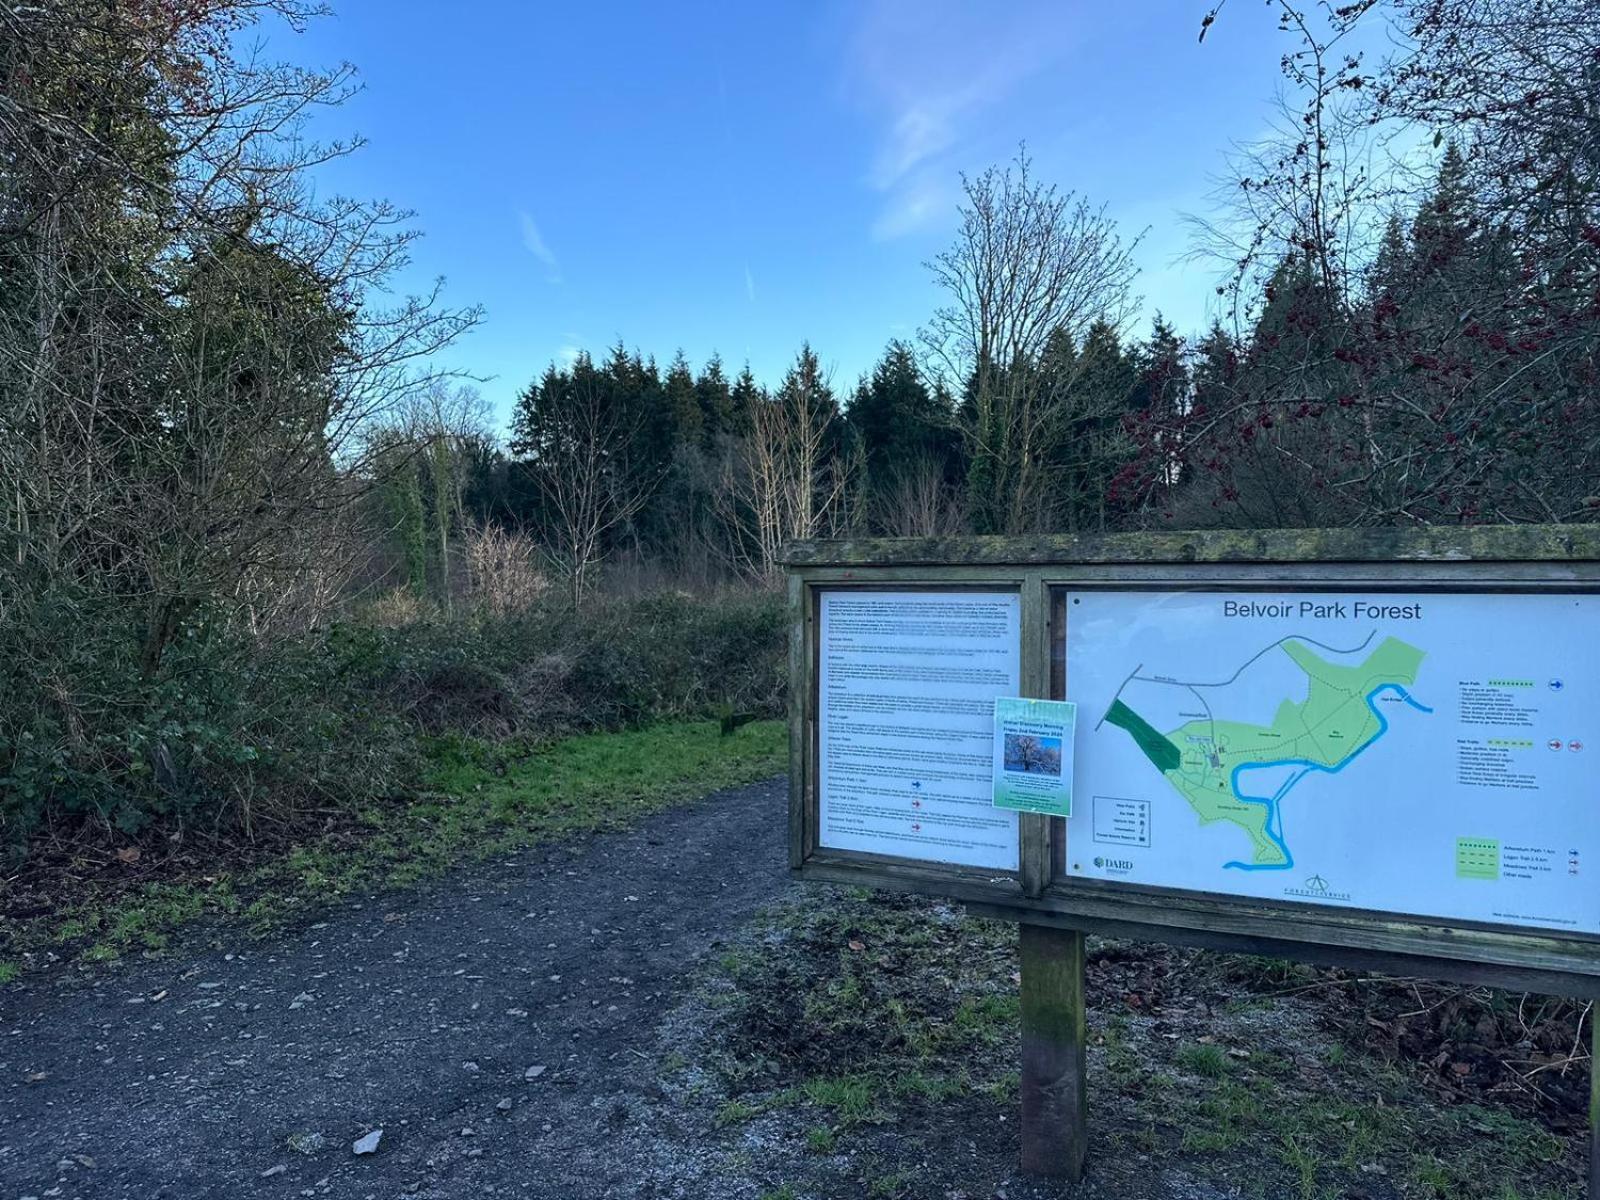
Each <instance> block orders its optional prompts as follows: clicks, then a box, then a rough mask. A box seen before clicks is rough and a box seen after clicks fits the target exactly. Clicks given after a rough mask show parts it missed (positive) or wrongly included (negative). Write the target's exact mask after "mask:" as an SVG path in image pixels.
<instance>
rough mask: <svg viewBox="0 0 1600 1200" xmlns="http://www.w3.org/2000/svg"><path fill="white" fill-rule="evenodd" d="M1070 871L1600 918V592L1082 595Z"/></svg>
mask: <svg viewBox="0 0 1600 1200" xmlns="http://www.w3.org/2000/svg"><path fill="white" fill-rule="evenodd" d="M1066 612H1067V646H1066V658H1067V661H1066V679H1067V696H1068V697H1069V698H1070V699H1073V700H1076V701H1077V703H1078V710H1079V721H1078V732H1077V740H1076V751H1077V774H1076V786H1075V789H1074V791H1075V798H1076V804H1075V805H1074V809H1073V814H1072V817H1071V818H1070V820H1069V822H1068V832H1067V864H1066V865H1067V872H1068V873H1069V874H1071V875H1081V876H1087V877H1090V878H1096V879H1111V880H1123V881H1126V882H1130V883H1141V884H1153V885H1160V886H1164V887H1173V888H1184V889H1191V890H1198V891H1205V892H1220V893H1225V894H1229V895H1238V896H1250V897H1261V898H1265V899H1272V900H1294V901H1304V902H1307V903H1317V904H1331V905H1337V906H1349V907H1355V908H1367V909H1376V910H1379V911H1384V912H1394V913H1402V914H1414V915H1418V916H1431V917H1445V918H1458V919H1465V920H1471V921H1480V922H1488V923H1492V924H1504V925H1519V926H1535V927H1541V928H1549V929H1564V930H1576V931H1583V932H1588V933H1600V774H1597V767H1600V762H1597V761H1596V760H1597V756H1600V601H1597V599H1596V598H1595V597H1593V596H1555V595H1510V594H1494V595H1470V594H1454V595H1443V594H1437V593H1421V594H1412V595H1397V594H1362V593H1351V592H1339V593H1327V594H1309V593H1300V592H1291V593H1283V594H1273V593H1265V592H1239V593H1234V592H1188V593H1156V592H1104V591H1088V590H1086V591H1081V592H1071V593H1069V594H1068V597H1067V606H1066Z"/></svg>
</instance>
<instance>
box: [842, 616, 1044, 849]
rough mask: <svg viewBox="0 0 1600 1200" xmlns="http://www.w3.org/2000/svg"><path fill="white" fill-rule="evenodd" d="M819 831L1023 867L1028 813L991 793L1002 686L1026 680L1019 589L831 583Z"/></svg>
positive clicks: (1009, 688) (854, 842) (867, 844)
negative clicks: (852, 587)
mask: <svg viewBox="0 0 1600 1200" xmlns="http://www.w3.org/2000/svg"><path fill="white" fill-rule="evenodd" d="M821 608H822V613H821V629H820V645H819V655H818V659H819V662H818V675H817V706H818V711H817V722H818V754H819V758H820V760H821V761H820V763H819V768H820V769H819V772H818V797H817V798H818V805H819V808H820V813H819V816H820V824H821V829H820V831H819V838H818V841H819V843H820V845H822V846H823V847H825V848H828V849H836V850H861V851H867V852H870V853H875V854H891V855H895V856H897V857H901V858H916V859H926V860H930V861H933V862H943V863H959V864H963V865H966V866H974V867H992V868H996V869H999V870H1005V871H1014V870H1016V869H1017V814H1016V813H1014V812H1007V811H1005V810H1002V809H996V808H995V807H994V806H993V804H992V803H991V789H990V746H991V743H992V740H993V736H994V702H995V699H996V697H1000V696H1015V695H1016V694H1017V692H1018V690H1019V685H1020V674H1019V668H1020V660H1021V640H1022V639H1021V631H1022V625H1021V602H1020V598H1019V597H1018V596H1017V595H1016V594H1015V593H1011V592H1002V593H991V592H864V591H848V590H843V589H841V590H838V591H828V592H824V593H822V605H821Z"/></svg>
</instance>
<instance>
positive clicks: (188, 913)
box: [0, 721, 788, 984]
mask: <svg viewBox="0 0 1600 1200" xmlns="http://www.w3.org/2000/svg"><path fill="white" fill-rule="evenodd" d="M787 754H788V741H787V733H786V730H785V728H784V725H783V723H782V722H779V721H761V722H756V723H753V724H750V725H745V726H743V727H742V728H740V729H738V730H737V731H735V732H734V733H732V734H730V735H726V736H724V735H723V734H722V733H721V732H720V730H719V728H718V723H717V722H715V721H692V722H677V723H671V724H663V725H656V726H652V727H650V728H648V729H640V730H633V731H628V732H624V733H598V734H586V735H583V736H579V737H571V738H564V739H562V740H560V741H555V742H550V743H546V744H544V745H540V746H517V745H515V744H510V745H504V746H493V745H489V744H486V743H482V742H477V741H472V740H468V739H464V738H458V737H457V738H447V739H436V740H433V741H430V742H428V743H426V744H425V746H424V757H425V760H426V763H427V767H426V770H425V775H424V778H423V779H421V780H420V781H419V787H418V789H417V795H416V796H415V798H413V799H412V800H410V801H409V802H396V803H393V804H390V805H385V806H374V807H371V808H368V809H366V810H364V811H362V812H361V813H360V814H358V820H357V824H356V828H355V831H354V833H352V832H351V831H350V830H345V831H342V832H341V833H339V834H337V835H331V836H326V837H321V838H317V839H313V840H310V841H307V842H304V843H301V844H299V845H296V846H294V847H292V848H291V849H289V850H288V851H286V852H284V853H281V854H279V855H277V856H275V857H274V858H272V859H270V860H268V861H265V862H260V863H257V864H255V865H252V866H250V867H248V868H246V869H244V870H242V871H240V872H238V873H236V874H230V873H227V872H213V873H211V874H208V875H205V876H196V877H192V878H180V879H173V880H166V881H159V882H152V883H147V884H144V885H143V886H141V887H139V888H137V889H134V890H131V891H124V892H120V893H117V894H115V895H112V896H109V897H108V896H106V895H103V894H101V895H97V894H95V893H94V892H92V891H91V892H88V893H85V894H81V895H79V896H77V897H75V898H73V899H72V900H69V901H66V902H64V903H63V904H62V905H61V906H60V907H58V908H57V910H56V911H54V912H52V913H50V914H48V915H46V916H43V917H39V918H35V919H33V920H31V921H29V922H28V923H26V925H25V926H24V927H23V928H22V929H20V930H18V931H16V933H15V934H14V935H13V942H12V945H11V946H9V947H7V951H8V953H15V954H21V953H25V952H28V951H33V950H40V949H45V948H49V949H51V950H53V951H54V952H55V953H56V954H57V955H58V956H60V957H64V958H70V957H73V956H76V957H79V958H80V959H82V960H86V961H109V960H111V959H115V958H118V957H120V956H122V955H124V954H127V953H129V952H134V951H158V950H161V949H163V948H164V947H165V946H166V944H167V942H168V939H169V938H170V937H171V935H172V934H173V933H174V932H175V931H176V930H178V929H179V928H181V927H182V926H184V925H186V924H188V923H190V922H192V921H194V920H195V919H196V918H198V917H202V916H224V917H234V918H238V919H240V920H241V921H242V922H243V923H244V924H245V925H246V926H247V927H248V928H249V929H250V930H251V931H252V932H255V933H264V932H268V931H270V930H272V929H275V928H277V927H279V926H281V925H282V924H283V923H284V922H285V921H286V920H289V919H291V918H293V917H295V916H297V915H299V914H302V913H305V912H307V911H310V910H313V909H315V907H317V906H318V905H322V904H326V903H328V902H329V901H332V900H336V899H338V898H339V897H341V896H345V895H349V894H351V893H354V892H358V891H365V890H377V889H379V888H388V887H393V886H405V885H407V884H414V883H417V882H420V881H422V880H425V879H431V878H434V877H437V876H438V875H439V874H440V873H441V872H443V871H445V870H447V869H449V868H450V867H452V866H455V865H457V864H459V863H463V862H470V861H473V860H477V859H483V858H490V857H493V856H494V855H497V854H505V853H508V852H510V851H513V850H518V849H522V848H523V847H526V846H531V845H536V844H538V843H542V842H547V841H550V840H552V839H555V838H561V837H567V836H572V835H577V834H585V833H594V832H600V831H604V830H612V829H621V828H626V827H627V826H629V825H631V824H633V823H634V822H636V821H638V820H639V819H640V818H642V817H645V816H648V815H649V814H651V813H654V812H658V811H660V810H661V809H663V808H666V807H668V806H670V805H672V804H674V803H678V802H681V801H685V800H689V799H693V798H695V797H698V796H703V795H706V794H707V793H710V792H714V791H717V790H719V789H721V788H726V787H734V786H737V785H740V784H745V783H751V782H754V781H755V780H758V779H764V778H767V777H769V776H772V775H774V774H777V773H778V772H780V771H782V770H783V768H784V766H785V765H786V760H787ZM17 973H18V966H17V964H16V963H15V962H12V961H9V960H7V961H5V962H0V984H3V983H6V982H8V981H9V980H10V979H13V978H15V977H16V975H17Z"/></svg>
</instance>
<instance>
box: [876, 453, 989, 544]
mask: <svg viewBox="0 0 1600 1200" xmlns="http://www.w3.org/2000/svg"><path fill="white" fill-rule="evenodd" d="M874 508H875V511H874V513H873V518H872V523H873V525H874V526H875V527H877V528H878V529H882V530H884V531H885V532H886V533H888V534H889V535H890V536H892V537H949V536H953V535H955V534H958V533H961V532H962V531H963V529H965V527H966V513H965V510H964V508H963V506H962V502H961V493H960V490H959V489H958V488H956V487H953V486H952V485H951V483H950V481H949V480H948V479H947V478H946V469H945V463H944V460H943V458H942V457H941V456H939V455H936V454H932V453H923V454H919V455H917V456H916V457H915V458H913V459H912V460H911V461H910V462H907V463H901V464H898V465H896V466H895V467H894V468H892V470H891V472H890V477H889V481H888V483H887V485H886V486H885V487H883V488H881V489H880V490H878V491H877V492H875V493H874Z"/></svg>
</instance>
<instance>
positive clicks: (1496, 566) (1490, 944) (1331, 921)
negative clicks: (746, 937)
mask: <svg viewBox="0 0 1600 1200" xmlns="http://www.w3.org/2000/svg"><path fill="white" fill-rule="evenodd" d="M785 563H786V566H787V568H788V595H789V605H790V616H791V628H790V643H789V670H790V700H789V726H790V749H789V754H790V770H789V780H790V803H789V847H790V867H791V870H792V871H793V872H794V873H795V874H796V875H797V876H799V877H800V878H803V879H809V880H818V881H826V882H832V883H847V884H858V885H862V886H868V887H885V888H892V889H897V890H903V891H914V892H922V893H926V894H931V895H937V896H943V897H947V898H949V899H952V900H957V901H962V902H964V903H966V904H967V905H969V906H970V907H971V908H973V909H974V910H975V911H978V912H980V913H984V914H987V915H991V916H998V917H1004V918H1009V919H1013V920H1019V921H1022V922H1024V923H1028V924H1034V925H1043V926H1053V927H1057V928H1060V929H1064V930H1073V931H1079V932H1090V933H1099V934H1105V935H1111V936H1126V937H1134V938H1143V939H1149V940H1154V941H1164V942H1174V943H1178V944H1184V945H1196V946H1204V947H1209V948H1213V949H1219V950H1229V951H1239V952H1244V953H1251V954H1265V955H1272V956H1278V957H1285V958H1295V959H1301V960H1305V961H1310V962H1316V963H1322V964H1327V965H1334V966H1345V967H1352V968H1357V969H1375V970H1382V971H1386V972H1389V973H1393V974H1401V975H1414V976H1423V977H1437V978H1443V979H1450V980H1457V981H1461V982H1466V983H1483V984H1490V985H1494V986H1499V987H1506V988H1513V989H1517V990H1525V991H1537V992H1548V993H1552V994H1557V995H1566V996H1579V997H1585V998H1595V997H1600V937H1597V936H1595V935H1590V934H1584V933H1563V932H1552V931H1545V930H1536V929H1531V928H1511V927H1506V926H1484V925H1473V924H1470V923H1465V922H1453V921H1446V920H1441V919H1438V918H1429V917H1415V918H1413V917H1399V916H1395V915H1392V914H1386V913H1379V912H1372V911H1365V910H1356V909H1349V908H1344V907H1333V906H1317V905H1312V904H1301V903H1297V902H1291V901H1282V902H1275V901H1257V900H1251V899H1245V898H1240V897H1236V896H1225V895H1221V894H1215V893H1200V892H1190V891H1178V890H1175V889H1168V888H1161V887H1151V886H1148V885H1135V884H1126V883H1121V882H1110V881H1091V880H1085V879H1082V878H1077V877H1071V876H1067V875H1065V874H1064V873H1063V872H1061V871H1060V870H1059V866H1058V865H1059V864H1060V863H1061V862H1062V861H1063V858H1062V855H1063V853H1064V840H1065V828H1066V826H1065V822H1064V821H1061V820H1060V819H1051V818H1048V817H1043V816H1037V815H1034V814H1028V813H1024V814H1022V817H1021V823H1020V852H1019V858H1018V863H1017V869H1016V870H1015V871H1000V872H997V871H992V870H982V869H975V868H971V867H960V866H949V865H944V864H939V863H933V862H925V861H921V860H916V859H909V858H897V857H891V856H884V855H876V854H864V853H857V852H852V851H844V850H834V849H825V848H823V847H821V846H820V845H819V841H818V797H817V762H818V733H817V725H816V712H817V674H818V672H817V653H818V606H819V603H820V599H819V598H820V595H821V593H822V592H823V591H825V590H829V589H863V590H876V591H885V590H888V591H907V590H929V589H937V590H953V589H963V588H965V589H974V590H984V591H1016V592H1018V593H1019V594H1020V596H1021V642H1022V644H1021V654H1022V658H1021V692H1022V695H1024V696H1031V697H1039V698H1050V693H1051V682H1052V681H1051V650H1052V634H1053V629H1052V621H1054V620H1056V619H1057V618H1056V617H1055V615H1054V608H1055V606H1054V604H1053V601H1052V595H1053V589H1056V588H1061V587H1072V588H1080V589H1082V588H1093V587H1114V588H1118V589H1122V590H1128V589H1139V590H1144V589H1152V590H1166V591H1174V590H1184V591H1202V590H1236V591H1251V590H1267V589H1271V590H1275V591H1293V590H1306V591H1340V590H1345V589H1351V588H1360V589H1363V590H1367V591H1385V590H1389V591H1407V592H1428V591H1436V592H1450V593H1470V592H1486V593H1507V592H1512V593H1530V592H1531V593H1589V592H1593V593H1600V526H1570V525H1569V526H1550V525H1540V526H1533V525H1527V526H1481V527H1469V528H1456V529H1374V530H1280V531H1272V532H1260V533H1239V532H1232V531H1227V532H1203V533H1161V534H1108V535H1100V536H1083V537H1063V536H1041V537H1026V538H994V537H973V538H911V539H900V538H895V539H854V540H839V541H803V542H795V543H791V544H790V546H789V547H788V548H787V550H786V554H785ZM1596 636H1600V630H1597V631H1596ZM1596 798H1597V801H1600V786H1597V797H1596Z"/></svg>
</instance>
